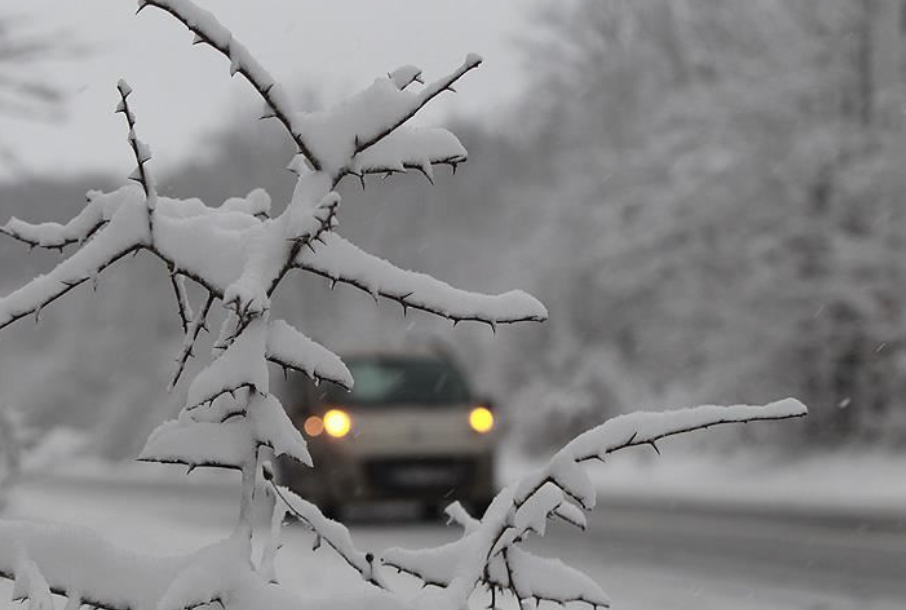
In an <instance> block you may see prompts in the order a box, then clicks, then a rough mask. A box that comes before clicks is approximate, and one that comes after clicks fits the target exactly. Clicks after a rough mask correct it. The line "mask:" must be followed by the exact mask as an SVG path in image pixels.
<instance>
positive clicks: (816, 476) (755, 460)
mask: <svg viewBox="0 0 906 610" xmlns="http://www.w3.org/2000/svg"><path fill="white" fill-rule="evenodd" d="M539 463H540V462H539ZM536 465H537V464H536V463H534V462H533V461H531V460H528V459H526V458H524V457H521V456H519V455H516V454H513V453H508V454H506V455H505V459H504V465H503V468H502V475H503V477H505V478H509V477H514V476H516V475H517V474H518V473H520V472H524V471H526V470H528V469H530V468H532V467H534V466H536ZM591 474H592V477H593V479H594V481H595V483H596V485H597V488H598V491H599V499H600V501H602V502H607V501H618V502H623V501H632V502H657V503H669V504H673V505H691V506H704V507H709V508H723V509H728V510H740V511H745V512H771V513H784V514H792V515H796V514H799V515H809V516H817V517H853V518H859V517H865V518H867V519H872V518H878V519H888V520H898V519H899V520H902V521H903V522H904V526H903V527H904V528H906V454H897V453H892V452H881V451H878V452H866V451H838V452H834V453H825V454H811V455H803V456H798V457H797V456H782V457H781V456H777V455H768V454H757V453H751V452H741V453H738V454H735V455H721V454H715V453H693V452H683V451H671V450H670V448H669V447H668V448H665V449H664V455H663V456H658V455H656V454H654V453H653V452H648V451H636V452H635V453H624V454H619V455H614V456H613V457H612V458H611V460H610V462H609V463H608V464H607V465H606V466H604V465H600V466H595V467H594V468H593V469H592V471H591Z"/></svg>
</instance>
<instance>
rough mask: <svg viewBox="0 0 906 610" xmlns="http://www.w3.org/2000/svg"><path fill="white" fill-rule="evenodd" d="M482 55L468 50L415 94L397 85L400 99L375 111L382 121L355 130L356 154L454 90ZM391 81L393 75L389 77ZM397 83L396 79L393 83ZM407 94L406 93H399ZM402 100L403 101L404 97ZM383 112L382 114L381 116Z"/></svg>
mask: <svg viewBox="0 0 906 610" xmlns="http://www.w3.org/2000/svg"><path fill="white" fill-rule="evenodd" d="M482 61H483V60H482V58H481V56H480V55H477V54H475V53H469V54H468V55H467V56H466V59H465V61H463V63H462V65H461V66H459V67H458V68H457V69H456V70H454V71H453V72H451V73H450V74H448V75H446V76H444V77H442V78H440V79H438V80H436V81H434V82H433V83H430V84H428V85H427V86H426V87H425V88H424V89H422V90H421V91H420V92H419V93H417V94H408V95H407V92H406V91H404V90H403V89H400V88H397V91H399V93H400V94H401V96H397V98H396V99H398V100H399V101H398V102H397V103H394V104H392V105H388V107H387V108H386V110H384V111H383V112H375V113H374V114H375V115H376V118H377V117H380V119H382V120H383V124H380V123H379V122H378V121H374V123H375V124H376V126H375V127H372V128H371V129H370V130H365V129H363V130H362V131H358V132H356V148H355V154H359V153H361V152H363V151H366V150H368V149H369V148H371V147H372V146H374V145H375V144H377V143H378V142H380V141H381V140H382V139H384V138H385V137H387V136H388V135H390V134H391V133H392V132H393V131H394V130H396V128H397V127H399V126H400V125H402V124H403V123H405V122H406V121H408V120H409V119H411V118H412V117H413V116H415V115H416V113H417V112H418V111H419V110H421V109H422V108H424V107H425V105H426V104H427V103H428V102H430V101H431V100H432V99H434V98H435V97H436V96H438V95H439V94H441V93H443V92H444V91H454V89H453V84H454V83H455V82H456V81H458V80H459V79H460V78H462V77H463V76H464V75H465V74H466V73H467V72H469V71H471V70H474V69H475V68H477V67H478V66H480V65H481V62H482ZM389 79H390V81H391V83H393V77H392V75H391V77H389ZM393 84H394V85H396V83H393ZM404 95H407V97H402V96H404ZM404 100H405V101H404ZM382 114H383V116H381V115H382Z"/></svg>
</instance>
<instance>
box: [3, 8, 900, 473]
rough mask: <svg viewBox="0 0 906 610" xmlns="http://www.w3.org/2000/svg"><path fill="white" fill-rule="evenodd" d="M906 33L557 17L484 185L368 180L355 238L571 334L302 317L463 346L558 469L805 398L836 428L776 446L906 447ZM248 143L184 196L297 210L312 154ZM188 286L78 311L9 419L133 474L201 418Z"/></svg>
mask: <svg viewBox="0 0 906 610" xmlns="http://www.w3.org/2000/svg"><path fill="white" fill-rule="evenodd" d="M567 6H568V7H569V8H567ZM900 12H901V8H900V7H899V6H898V3H896V2H877V3H865V2H861V1H853V0H825V1H823V2H820V3H816V2H810V1H808V0H793V1H791V0H679V1H674V2H666V1H658V0H634V1H633V2H620V1H618V0H606V1H605V0H579V1H576V2H572V3H570V4H569V5H565V4H561V3H554V2H549V3H546V4H542V5H541V8H540V9H539V11H538V12H537V15H536V17H535V19H534V21H533V27H532V29H531V30H530V31H527V32H526V33H525V35H524V37H523V38H522V39H521V40H519V41H517V42H515V43H514V44H519V45H520V46H521V48H522V52H523V54H524V59H525V69H526V80H527V81H528V84H529V86H528V87H527V89H526V90H528V91H532V92H533V93H532V95H531V96H529V95H526V96H524V97H523V99H521V100H520V101H519V102H518V104H516V105H515V107H512V108H509V109H508V110H507V111H506V112H505V113H500V114H499V115H497V116H493V117H490V118H486V119H484V120H483V121H482V122H476V121H466V120H463V119H459V120H457V121H456V124H455V125H454V126H453V129H454V131H455V132H456V133H457V134H458V135H459V137H460V138H461V140H462V142H463V144H464V145H465V146H466V148H467V149H468V150H469V152H470V157H471V161H470V162H469V163H467V164H465V165H463V166H462V167H461V168H460V170H459V171H460V172H462V173H463V176H462V177H461V178H459V179H457V180H450V179H449V178H448V177H447V176H446V172H443V171H438V172H437V177H436V186H431V185H430V184H428V183H427V181H425V180H424V178H423V177H421V176H417V175H412V176H406V177H403V178H400V179H396V180H392V181H387V182H382V181H380V180H370V181H369V182H368V183H367V187H366V188H367V195H368V203H367V205H368V206H370V207H372V208H373V207H375V206H377V208H378V209H377V210H374V209H372V210H370V211H369V213H368V214H360V213H356V208H357V207H360V206H363V205H365V202H364V197H362V196H361V188H360V187H359V186H358V185H355V184H353V183H352V182H351V181H348V182H347V183H344V185H343V188H342V189H341V190H343V192H342V195H343V200H344V203H343V206H344V210H345V212H341V218H342V226H343V232H344V234H345V235H346V236H347V237H349V238H350V239H351V240H352V241H354V242H356V243H358V244H359V245H361V246H362V247H363V248H365V249H366V250H369V251H371V252H374V253H375V254H378V255H381V256H383V257H385V258H388V259H390V260H392V261H393V262H394V263H396V264H398V265H400V266H402V267H408V268H413V269H417V270H420V271H425V272H428V273H431V274H433V275H435V276H437V277H439V278H441V279H444V280H445V281H448V282H451V283H453V284H456V285H459V286H462V287H463V288H467V289H471V290H494V289H496V288H503V289H506V288H509V287H516V286H518V287H521V288H525V289H527V290H529V291H531V292H532V293H533V294H535V295H537V296H538V297H539V298H540V299H541V300H542V301H543V302H545V303H546V304H547V306H548V308H549V310H550V312H551V318H550V320H549V321H548V322H547V323H546V324H544V325H539V326H534V325H532V326H525V327H519V328H514V329H501V331H500V332H499V336H497V337H492V336H490V334H489V333H488V332H487V329H485V328H471V327H469V325H467V324H464V325H460V326H458V327H457V328H456V329H455V330H452V331H451V330H450V329H449V325H448V324H442V323H439V322H436V321H434V320H431V319H429V318H428V317H427V316H421V315H419V314H418V312H415V313H410V314H409V317H408V318H403V316H402V314H401V311H400V309H399V307H394V306H393V305H392V304H386V303H385V304H380V305H375V304H374V303H373V302H372V301H371V300H370V299H368V298H367V296H361V295H357V294H352V292H353V291H352V290H348V292H350V294H348V295H341V296H339V297H338V296H337V295H333V294H331V293H330V291H329V289H328V286H327V283H326V282H325V283H324V284H323V285H319V284H318V283H317V282H316V281H311V280H309V281H306V282H305V283H300V284H298V286H297V288H296V292H295V293H294V294H291V295H287V294H286V293H284V294H283V301H280V302H278V303H276V307H277V309H278V310H280V309H281V308H282V309H283V310H287V309H292V310H294V313H293V317H294V319H300V320H302V321H303V326H304V327H305V328H307V329H309V330H311V329H318V330H316V331H314V332H313V338H315V339H319V340H322V341H324V342H326V343H329V344H331V345H332V346H336V347H340V348H342V347H343V346H347V347H349V348H353V347H358V346H360V345H361V343H362V342H365V343H367V344H369V345H378V344H380V343H382V342H387V341H390V342H394V343H396V342H399V336H401V335H403V336H405V337H406V339H405V340H407V341H442V342H444V343H445V344H447V345H448V346H449V349H451V350H453V351H454V352H455V353H456V354H458V356H459V357H460V359H461V360H462V361H463V362H464V363H465V364H466V365H467V366H469V367H470V368H471V369H472V372H473V374H474V376H475V379H476V381H477V385H478V386H479V387H480V388H481V389H482V391H483V392H484V393H488V394H490V395H492V396H494V397H495V398H496V400H497V401H498V403H499V405H500V407H501V408H502V409H503V410H504V411H505V412H506V413H507V414H508V416H509V417H508V420H509V421H510V423H511V429H512V430H513V431H515V432H516V433H517V434H519V438H520V439H521V441H522V442H523V444H524V445H525V446H529V447H533V448H546V447H550V446H554V445H558V444H560V443H562V442H563V441H564V440H565V439H567V438H568V437H571V436H572V435H574V434H575V433H576V432H577V431H579V430H581V429H584V428H586V427H588V426H589V425H592V424H594V423H597V422H600V421H602V420H603V419H605V418H607V417H609V416H611V415H614V414H617V413H622V412H625V411H630V410H634V409H637V408H643V407H648V406H652V405H655V404H660V405H675V406H685V405H690V404H697V403H736V402H750V403H758V404H760V403H765V402H769V401H770V400H772V399H774V398H776V397H779V396H786V395H792V396H797V397H798V398H800V399H801V400H802V401H803V402H805V403H806V404H808V405H809V406H810V409H811V415H810V417H809V418H808V421H804V422H802V423H797V424H793V425H787V426H783V427H782V430H781V429H780V428H776V429H775V428H771V432H772V433H774V434H776V433H782V434H785V435H787V438H785V439H784V440H785V441H788V440H789V436H790V435H793V436H797V437H798V438H799V439H801V440H802V441H803V442H802V443H797V444H798V445H799V446H817V445H824V446H839V445H841V444H854V445H856V444H858V445H869V444H871V445H875V444H882V445H885V446H903V445H904V444H906V405H904V401H903V398H902V397H903V396H904V394H906V352H904V347H906V342H904V328H906V327H904V323H906V320H904V312H906V291H904V290H903V286H904V280H906V207H904V205H903V201H902V192H903V186H904V181H906V178H904V172H903V171H902V168H903V167H904V164H906V149H904V140H903V132H902V129H901V128H900V123H901V122H902V114H903V111H904V109H906V106H903V105H901V102H900V100H903V99H906V98H904V97H903V95H902V85H901V82H902V77H903V74H901V72H902V70H903V69H904V68H903V66H904V62H903V61H902V59H903V57H902V55H903V53H904V51H903V49H902V45H901V44H900V38H901V36H902V32H901V25H902V21H901V19H899V15H900ZM0 33H2V30H0ZM248 123H249V122H248V121H235V124H236V125H239V126H240V127H235V128H234V127H230V128H224V130H223V131H220V132H218V133H212V134H211V135H210V137H209V138H207V140H206V141H204V142H201V143H200V144H199V145H198V147H197V152H196V154H195V156H194V160H193V161H192V162H190V163H188V164H186V165H184V166H183V167H182V168H180V169H179V170H178V171H174V172H171V173H170V174H169V175H167V176H162V177H161V179H160V183H159V185H158V188H159V191H160V192H161V193H162V194H165V195H173V196H180V197H188V196H198V197H201V198H202V199H204V200H206V201H209V202H213V201H215V200H218V199H220V200H224V199H226V198H228V197H230V196H234V195H244V194H246V193H247V192H248V191H249V190H251V189H252V188H254V187H256V186H263V187H265V188H266V189H267V190H268V191H269V192H270V193H271V194H272V195H273V197H274V198H275V199H280V198H281V197H287V196H288V195H289V192H290V189H291V188H292V185H293V177H292V175H291V174H289V173H283V172H280V171H279V170H274V168H275V167H277V168H279V167H281V166H282V165H285V161H286V159H288V158H290V156H291V154H290V150H289V148H288V144H287V143H286V142H285V140H284V139H283V138H281V137H280V136H279V132H278V130H277V128H276V127H275V126H273V125H268V124H266V123H261V124H259V125H258V126H257V127H252V128H249V127H246V125H247V124H248ZM505 134H508V135H505ZM512 134H517V135H512ZM0 140H2V134H0ZM3 145H4V146H5V147H6V148H14V143H10V142H3ZM123 154H125V152H124V153H123ZM113 183H116V180H115V178H113V177H109V178H108V177H104V176H90V177H84V178H79V179H66V180H53V179H50V178H37V177H29V176H24V175H23V176H20V179H18V180H16V181H9V182H7V183H4V184H0V201H2V202H3V204H2V205H3V207H2V210H3V212H4V216H10V215H14V216H19V217H21V218H28V219H30V220H35V221H38V220H50V219H52V218H65V217H68V216H70V215H72V214H73V213H74V212H75V211H76V210H78V209H80V207H81V205H82V202H83V198H82V197H83V194H84V193H85V191H87V190H88V189H90V188H102V187H104V186H109V185H110V184H113ZM366 219H367V220H366ZM0 257H2V260H4V261H15V264H6V263H5V264H3V265H2V267H0V290H2V291H4V293H5V292H9V290H11V289H12V288H13V287H14V286H17V285H19V284H21V283H22V282H23V280H24V279H25V278H26V277H30V276H31V275H33V274H34V273H35V272H40V270H43V269H47V268H48V267H49V265H50V263H51V261H52V260H53V258H54V255H52V254H46V253H45V254H41V253H35V254H33V255H31V256H28V257H25V256H23V255H22V252H21V248H20V245H19V244H15V243H13V242H12V241H11V240H2V241H0ZM145 262H146V263H148V261H145ZM136 265H137V266H139V267H142V265H143V263H142V262H140V261H136V262H135V263H134V264H133V267H132V269H133V271H135V268H136ZM166 282H167V278H166V277H165V276H164V275H163V274H162V273H161V272H160V270H159V269H157V268H156V267H155V266H154V265H152V264H150V263H148V264H147V265H145V266H144V267H142V271H141V272H138V273H134V274H133V275H131V276H126V275H125V274H117V273H116V271H115V270H113V272H112V273H111V274H110V276H109V277H106V278H105V279H103V280H102V281H100V283H99V284H98V286H97V290H98V292H99V293H100V295H101V298H91V296H90V295H89V294H88V292H89V290H90V289H88V288H80V289H79V290H78V291H77V292H79V293H80V294H77V295H74V296H73V298H72V299H71V302H70V305H69V306H68V307H66V308H52V309H51V310H49V311H47V312H46V313H45V314H43V316H42V321H41V325H40V327H39V328H38V329H37V331H36V330H35V329H34V328H12V329H10V331H9V334H8V335H7V336H6V337H5V338H4V341H6V342H8V343H7V345H9V344H12V343H14V342H16V343H17V344H18V349H10V348H7V349H5V350H3V351H2V352H0V396H2V400H3V402H4V403H5V404H7V405H13V406H15V408H16V409H17V410H19V411H21V412H22V413H23V414H24V415H25V417H26V418H27V419H28V421H29V422H30V423H31V424H33V425H34V426H35V427H37V428H39V429H42V428H47V427H49V426H50V425H57V424H64V425H68V426H72V427H75V428H79V429H82V430H86V431H89V432H90V434H91V437H92V438H93V439H94V441H93V442H92V446H93V447H94V448H96V449H97V450H98V451H100V452H101V453H102V454H103V455H104V456H106V457H111V458H125V457H131V456H134V455H135V453H136V451H137V449H138V448H140V446H141V444H142V443H143V441H144V438H145V436H146V435H147V433H148V432H149V430H150V429H151V428H153V427H154V426H155V425H156V424H157V423H159V422H160V421H161V420H162V419H163V418H164V417H165V416H166V415H170V414H172V412H175V410H176V405H177V404H179V400H178V398H177V397H174V396H167V395H166V394H165V393H163V391H162V390H161V388H163V387H165V385H166V382H165V380H166V379H167V377H168V374H169V372H170V361H169V359H168V358H169V356H168V355H169V354H173V353H175V352H176V351H178V350H177V349H176V346H177V345H178V343H179V342H180V340H181V339H180V337H179V333H178V325H177V324H174V320H175V316H176V313H175V311H173V310H172V307H168V306H167V305H166V304H164V303H158V302H154V299H155V298H158V297H155V296H151V295H167V290H166V289H154V288H152V287H153V286H157V285H158V284H160V285H164V284H166ZM337 291H344V289H343V288H342V287H338V288H337ZM286 292H291V290H288V291H286ZM146 295H147V296H146ZM344 296H345V298H343V297H344ZM159 298H166V297H165V296H163V297H159ZM123 329H127V330H123ZM36 337H37V338H38V340H36ZM114 362H115V363H116V366H117V369H118V375H117V376H116V377H114V376H113V375H111V374H110V367H111V363H114ZM162 363H163V364H162ZM36 387H37V388H39V389H38V391H35V390H34V388H36ZM25 388H29V390H28V392H26V391H25ZM149 403H152V404H159V405H160V409H159V411H153V410H151V411H149V410H148V409H147V408H146V405H147V404H149ZM61 404H63V405H65V408H64V409H62V410H61V409H60V408H59V406H60V405H61ZM61 412H62V413H63V420H62V421H61V416H60V413H61ZM737 433H738V434H756V433H757V431H756V430H754V429H752V430H751V431H750V430H747V429H743V430H741V431H739V432H737ZM718 438H719V439H721V438H723V439H725V438H726V437H718ZM759 440H762V441H765V442H768V441H771V440H772V439H759ZM718 442H720V441H718ZM788 444H789V443H788Z"/></svg>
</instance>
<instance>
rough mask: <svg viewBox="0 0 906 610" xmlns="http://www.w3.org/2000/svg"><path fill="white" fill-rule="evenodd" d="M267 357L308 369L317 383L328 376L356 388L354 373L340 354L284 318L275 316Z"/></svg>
mask: <svg viewBox="0 0 906 610" xmlns="http://www.w3.org/2000/svg"><path fill="white" fill-rule="evenodd" d="M267 359H268V360H270V361H271V362H273V363H275V364H278V365H280V366H281V367H283V368H284V369H288V370H293V371H299V372H301V373H304V374H306V375H308V376H309V377H310V378H311V379H312V380H314V381H315V382H316V383H317V382H320V381H321V380H322V379H326V380H327V381H331V382H333V383H335V384H337V385H339V386H342V387H344V388H347V389H349V388H352V384H353V379H352V373H350V372H349V369H348V368H346V365H345V364H343V361H342V360H340V358H339V357H338V356H337V355H336V354H334V353H333V352H331V351H330V350H328V349H327V348H325V347H323V346H322V345H319V344H318V343H315V342H314V341H312V340H311V339H309V338H308V337H306V336H305V335H303V334H302V333H300V332H299V331H298V330H296V329H295V328H293V327H292V326H290V325H289V324H287V323H286V322H284V321H283V320H275V321H273V322H271V323H270V326H269V327H268V331H267Z"/></svg>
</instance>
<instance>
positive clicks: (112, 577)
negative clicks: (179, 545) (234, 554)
mask: <svg viewBox="0 0 906 610" xmlns="http://www.w3.org/2000/svg"><path fill="white" fill-rule="evenodd" d="M185 564H186V559H185V558H183V557H166V558H152V557H145V556H141V555H136V554H134V553H128V552H124V551H122V550H120V549H118V548H116V547H114V546H113V545H111V544H110V543H109V542H107V541H106V540H104V539H103V538H101V537H100V536H99V535H98V534H97V533H95V532H93V531H91V530H88V529H85V528H80V527H75V526H67V525H51V524H46V523H29V522H25V521H9V520H5V521H2V522H0V576H3V577H5V578H9V579H13V580H15V581H17V583H18V587H19V588H20V590H19V591H18V592H16V593H18V594H21V595H24V596H27V597H29V598H30V597H31V596H32V594H36V595H42V594H41V589H43V588H44V587H43V585H44V583H46V586H47V590H49V591H50V592H51V593H53V594H56V595H62V596H66V597H70V596H75V597H76V598H77V600H78V601H80V602H81V603H82V604H87V605H89V606H94V607H96V608H104V609H106V610H157V601H158V599H159V598H160V596H161V595H162V594H163V593H164V591H166V589H167V587H168V585H169V583H170V582H171V581H172V580H173V579H174V578H175V577H176V575H177V574H178V573H179V572H180V571H181V570H182V569H183V567H184V565H185ZM40 581H43V582H40ZM16 596H17V597H18V596H19V595H16ZM44 599H45V600H46V598H44ZM51 609H52V606H51ZM51 609H48V610H51Z"/></svg>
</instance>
